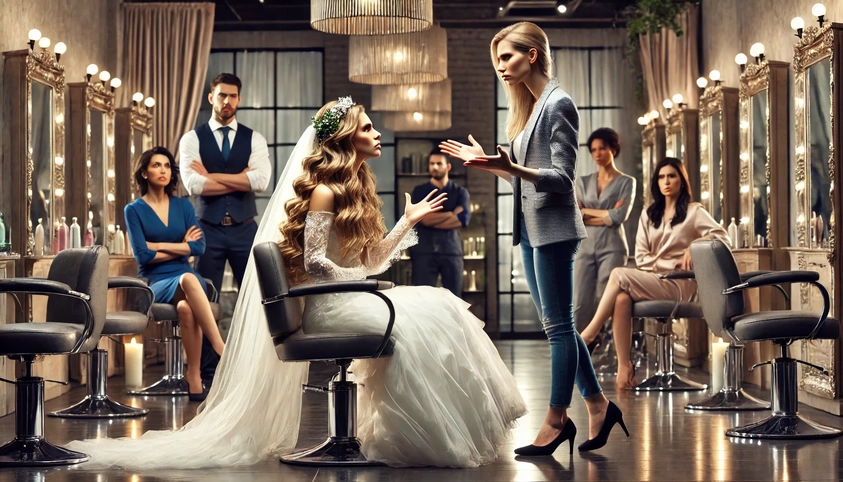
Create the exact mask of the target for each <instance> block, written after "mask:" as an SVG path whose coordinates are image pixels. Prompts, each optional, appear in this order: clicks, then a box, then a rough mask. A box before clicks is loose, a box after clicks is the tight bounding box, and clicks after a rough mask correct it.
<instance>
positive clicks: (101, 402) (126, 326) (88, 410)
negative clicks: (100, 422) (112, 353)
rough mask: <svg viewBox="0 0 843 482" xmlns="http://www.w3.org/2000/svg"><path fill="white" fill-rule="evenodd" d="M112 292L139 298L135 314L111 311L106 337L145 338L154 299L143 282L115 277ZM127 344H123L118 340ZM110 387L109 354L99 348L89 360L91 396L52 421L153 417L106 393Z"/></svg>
mask: <svg viewBox="0 0 843 482" xmlns="http://www.w3.org/2000/svg"><path fill="white" fill-rule="evenodd" d="M108 289H109V290H112V289H125V290H128V291H129V292H131V293H132V294H138V295H139V296H138V297H130V298H128V299H129V300H131V301H130V303H131V305H132V307H133V310H131V311H110V312H107V313H106V314H105V326H104V327H103V329H102V336H104V337H113V336H121V335H142V334H143V332H144V331H146V326H147V325H148V324H149V310H150V307H151V306H152V303H153V301H154V298H155V297H154V295H153V294H152V290H151V289H149V286H147V285H146V283H144V282H143V281H141V280H139V279H137V278H132V277H129V276H115V277H111V278H109V279H108ZM116 341H118V342H119V343H123V341H122V340H119V339H118V340H116ZM107 384H108V351H107V350H102V349H100V348H99V346H97V348H96V349H94V350H91V353H90V355H89V356H88V381H87V386H88V395H87V396H86V397H85V398H84V399H82V401H81V402H79V403H77V404H75V405H73V406H70V407H68V408H65V409H64V410H59V411H56V412H52V413H50V416H51V417H63V418H121V417H140V416H143V415H146V414H147V413H149V410H148V409H146V408H136V407H130V406H128V405H123V404H122V403H119V402H117V401H115V400H112V399H111V397H109V396H108V394H107V393H106V387H107Z"/></svg>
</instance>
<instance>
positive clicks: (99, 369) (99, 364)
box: [50, 349, 149, 418]
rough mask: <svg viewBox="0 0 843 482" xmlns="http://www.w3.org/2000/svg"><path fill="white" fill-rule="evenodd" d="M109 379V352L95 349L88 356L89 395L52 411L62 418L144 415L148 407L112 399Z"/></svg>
mask: <svg viewBox="0 0 843 482" xmlns="http://www.w3.org/2000/svg"><path fill="white" fill-rule="evenodd" d="M107 380H108V352H107V351H105V350H100V349H97V350H93V351H91V353H90V355H89V356H88V396H86V397H85V398H84V399H82V401H81V402H79V403H77V404H76V405H73V406H71V407H68V408H65V409H64V410H59V411H57V412H52V413H50V416H51V417H62V418H123V417H142V416H144V415H146V414H147V413H149V410H148V409H145V408H135V407H130V406H128V405H123V404H122V403H119V402H116V401H114V400H112V399H111V398H110V397H109V396H108V395H107V394H106V386H107V385H106V383H107Z"/></svg>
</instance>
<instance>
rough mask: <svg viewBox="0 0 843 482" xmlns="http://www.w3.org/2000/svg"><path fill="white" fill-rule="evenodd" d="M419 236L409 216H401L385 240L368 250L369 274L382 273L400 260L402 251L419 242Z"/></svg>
mask: <svg viewBox="0 0 843 482" xmlns="http://www.w3.org/2000/svg"><path fill="white" fill-rule="evenodd" d="M418 242H419V238H418V236H417V235H416V231H415V230H413V226H412V225H411V224H410V222H409V221H407V218H406V217H404V216H401V219H399V220H398V222H397V223H396V224H395V227H394V228H392V231H390V232H389V234H387V235H386V237H385V238H383V241H381V242H379V243H378V244H376V245H374V246H371V247H370V248H369V249H368V250H367V251H366V261H365V263H364V264H365V265H366V267H367V268H368V274H369V275H370V276H371V275H376V274H381V273H383V272H384V271H386V270H387V269H389V267H390V266H391V265H392V263H394V262H396V261H398V259H399V258H400V257H401V251H403V250H405V249H407V248H409V247H411V246H415V245H416V244H418Z"/></svg>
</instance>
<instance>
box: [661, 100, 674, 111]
mask: <svg viewBox="0 0 843 482" xmlns="http://www.w3.org/2000/svg"><path fill="white" fill-rule="evenodd" d="M662 105H663V106H664V108H665V109H671V108H673V102H671V100H670V99H665V100H664V102H662Z"/></svg>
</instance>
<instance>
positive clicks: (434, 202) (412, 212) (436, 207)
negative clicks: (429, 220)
mask: <svg viewBox="0 0 843 482" xmlns="http://www.w3.org/2000/svg"><path fill="white" fill-rule="evenodd" d="M436 191H438V189H434V190H432V191H430V194H428V195H427V196H425V197H424V199H422V200H421V201H419V202H417V203H416V204H412V202H411V199H410V195H409V194H408V193H406V192H405V193H404V196H406V199H407V203H406V205H405V206H404V216H405V217H406V218H407V221H409V222H410V224H413V225H415V224H416V223H418V222H419V221H421V220H422V218H424V217H425V216H427V215H428V214H430V213H433V212H436V211H441V210H442V204H443V203H444V202H445V201H447V200H448V193H444V192H443V193H442V194H440V195H438V196H436V197H435V198H433V195H434V194H435V193H436ZM431 198H433V199H431Z"/></svg>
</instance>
